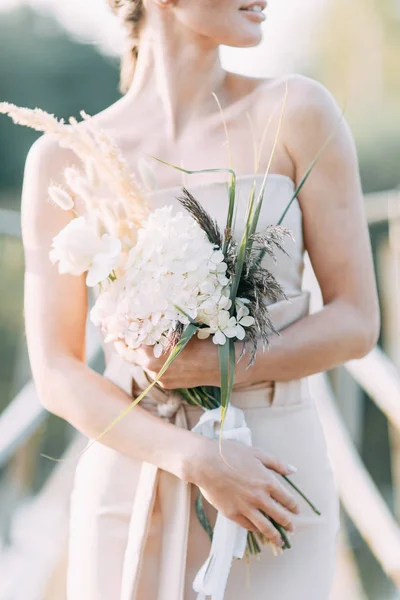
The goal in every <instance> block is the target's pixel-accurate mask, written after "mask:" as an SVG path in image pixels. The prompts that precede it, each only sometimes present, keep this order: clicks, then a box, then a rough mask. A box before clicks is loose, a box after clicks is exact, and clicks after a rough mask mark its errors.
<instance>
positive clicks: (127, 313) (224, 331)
mask: <svg viewBox="0 0 400 600" xmlns="http://www.w3.org/2000/svg"><path fill="white" fill-rule="evenodd" d="M286 95H287V89H286V94H285V99H284V104H283V107H282V111H281V115H280V122H279V128H280V126H281V122H282V118H283V114H284V106H285V102H286ZM217 101H218V99H217ZM218 104H219V103H218ZM219 107H220V105H219ZM220 109H221V107H220ZM221 112H222V110H221ZM0 113H5V114H8V115H9V116H10V117H12V118H13V120H14V122H16V123H19V124H22V125H26V126H29V127H32V128H34V129H36V130H39V131H42V132H46V133H48V134H50V135H52V136H53V137H54V138H55V139H57V140H58V142H59V143H60V145H62V146H64V147H67V148H70V149H72V150H73V151H74V152H75V154H76V155H77V156H78V157H79V158H80V159H81V161H82V169H77V168H75V167H68V168H66V169H65V172H64V175H65V183H64V184H63V185H61V184H59V183H57V184H53V183H52V184H51V185H50V186H49V189H48V193H49V198H50V200H51V201H52V202H53V203H55V204H56V205H57V206H59V207H60V208H61V209H63V210H67V211H73V212H74V213H75V218H73V219H72V220H71V221H70V223H69V224H68V225H67V226H66V227H65V228H64V229H63V230H62V231H60V233H58V235H56V236H55V237H54V239H53V243H52V248H51V250H50V254H49V258H50V260H51V261H52V262H53V264H57V265H58V270H59V272H60V273H69V274H72V275H77V276H80V275H82V274H84V273H86V284H87V286H88V287H94V286H98V287H99V292H100V293H99V295H98V298H97V301H96V302H95V305H94V306H93V308H92V309H91V312H90V318H91V320H92V321H93V322H94V323H95V325H96V326H98V327H99V328H100V329H101V330H102V331H103V332H104V334H105V341H106V342H111V343H114V344H115V346H116V348H117V350H118V352H119V353H120V354H121V355H122V357H123V358H124V359H125V360H126V361H128V362H132V359H133V353H134V351H135V349H137V348H139V347H140V346H141V345H147V346H149V345H150V346H152V347H153V352H154V355H155V356H156V357H160V356H161V355H163V354H167V358H166V360H165V363H164V365H163V367H162V369H161V370H160V372H159V373H158V375H157V377H156V378H155V379H154V380H153V381H151V382H150V383H149V386H148V387H147V388H146V389H145V390H143V392H142V393H141V394H140V395H139V396H138V397H137V398H136V399H135V400H134V401H133V402H132V403H131V404H130V405H129V406H128V408H127V409H126V410H125V411H124V412H123V413H122V414H121V415H119V417H118V418H117V419H115V420H114V421H113V423H111V424H110V425H109V426H108V427H107V429H106V430H105V431H103V432H102V433H101V434H100V435H99V436H98V438H97V439H96V440H94V441H98V440H99V439H100V438H101V437H102V436H104V435H105V434H106V433H107V431H109V430H110V428H111V427H113V426H114V425H115V424H116V423H117V422H118V421H119V420H120V419H121V418H123V416H125V415H126V414H127V413H128V412H129V411H130V410H132V408H133V407H134V406H135V405H136V404H138V402H140V401H141V400H142V398H143V397H144V396H145V395H146V394H147V393H148V392H149V391H150V390H151V389H152V387H154V386H156V385H157V382H158V381H159V380H160V378H161V377H162V376H163V374H164V373H165V372H166V370H167V369H168V368H169V366H170V365H171V364H172V362H173V361H174V360H175V359H176V358H177V356H178V355H179V354H180V353H181V352H182V351H183V350H184V348H185V346H186V345H187V344H188V342H189V341H190V340H191V338H192V337H193V336H194V335H197V336H198V337H199V338H200V339H205V338H207V337H210V336H211V338H212V341H213V342H214V343H215V344H216V345H217V346H218V355H219V364H220V379H221V384H220V387H197V388H191V389H181V390H177V391H178V392H179V394H180V395H181V396H182V398H183V399H184V401H186V402H188V403H190V404H194V405H197V406H200V407H202V408H203V409H204V413H203V415H202V417H201V419H200V421H199V423H198V424H197V425H196V426H195V428H194V431H196V432H198V433H201V434H202V435H206V436H209V437H215V435H216V434H215V431H216V430H217V431H218V432H219V433H217V436H219V440H220V444H221V441H222V439H223V438H224V437H229V438H230V439H232V438H233V439H236V440H238V441H241V442H242V443H245V444H248V445H251V443H252V442H251V432H250V430H249V428H248V427H247V424H246V421H245V419H244V413H243V411H241V410H239V409H238V408H236V407H234V406H232V404H231V403H230V400H231V395H232V389H233V383H234V378H235V366H236V358H235V343H236V342H238V341H241V342H242V343H243V347H242V353H241V356H240V358H242V357H243V355H244V354H245V353H246V352H247V353H248V355H249V360H248V365H249V366H251V365H252V364H253V362H254V360H255V357H256V354H257V350H258V347H259V344H260V342H261V344H262V346H263V348H265V347H267V346H268V341H269V338H270V336H271V334H274V333H278V332H277V331H276V330H275V328H274V325H273V323H272V321H271V319H270V316H269V312H268V308H267V304H268V302H271V301H275V300H278V299H282V298H284V299H285V298H286V296H285V293H284V290H283V289H282V287H281V285H280V284H279V282H278V281H277V280H276V279H275V277H274V276H273V275H272V273H271V272H269V271H268V270H267V269H266V268H265V266H263V262H262V261H263V258H264V257H265V255H268V256H270V257H271V258H273V259H274V260H275V261H276V260H277V258H276V254H277V253H278V252H285V250H284V247H283V245H284V241H285V239H286V238H287V237H289V236H291V232H290V231H289V230H287V229H286V228H284V227H283V226H282V224H281V223H282V221H283V219H284V216H285V214H286V212H287V211H288V210H289V208H290V206H291V204H292V202H293V201H294V200H295V198H296V196H297V194H298V192H299V191H300V189H301V187H302V186H303V185H304V183H305V181H306V179H307V177H308V175H309V173H310V172H311V170H312V168H313V166H314V164H315V162H316V161H317V160H318V157H319V155H320V153H321V152H322V151H323V149H324V147H325V145H326V144H327V143H328V142H329V139H330V137H331V136H330V137H329V138H328V140H327V141H326V142H325V144H324V146H323V147H322V148H321V150H320V152H319V153H318V155H317V156H316V157H315V159H314V161H313V162H312V163H311V165H310V167H309V169H308V170H307V172H306V174H305V175H304V177H303V179H302V181H301V183H300V184H299V186H298V187H297V189H296V190H295V191H294V193H293V196H292V198H291V199H290V201H289V202H288V204H287V207H286V209H285V211H284V212H283V214H282V216H281V218H280V219H279V221H278V223H276V224H271V225H270V226H268V227H267V228H266V229H265V230H264V231H258V230H257V224H258V218H259V215H260V211H261V207H262V203H263V197H264V190H265V185H266V181H267V177H268V172H269V168H270V165H271V162H272V157H273V154H274V151H275V147H276V143H277V140H278V135H279V128H278V131H277V134H276V138H275V144H274V148H273V151H272V154H271V157H270V161H269V165H268V169H267V171H266V173H265V177H264V180H263V183H262V187H261V190H260V192H259V194H258V195H257V197H256V194H255V182H254V183H253V186H252V188H251V192H250V195H249V198H248V203H247V212H246V219H245V223H244V231H243V235H242V238H241V240H240V241H235V238H234V231H235V207H236V174H235V171H234V170H233V169H232V168H229V169H206V170H203V171H189V170H186V169H183V168H181V167H178V166H176V165H169V166H170V167H173V168H175V169H178V170H180V171H183V172H184V173H186V174H188V175H190V174H192V173H202V172H203V173H206V172H227V173H229V176H230V182H229V187H228V193H229V208H228V213H227V218H226V223H225V227H224V229H223V231H221V230H220V227H219V225H218V224H217V223H216V222H215V221H214V220H213V219H212V217H211V216H210V215H209V214H208V213H207V211H206V210H205V209H204V208H203V206H202V205H201V204H200V203H199V202H198V201H197V200H196V198H195V197H194V196H193V195H192V194H191V193H190V192H189V190H188V189H187V188H186V187H184V186H183V187H182V194H181V195H180V196H179V197H178V198H177V199H178V201H179V203H180V206H181V209H182V210H180V211H179V212H175V213H174V211H173V207H172V206H165V207H163V208H160V209H157V210H151V208H150V207H149V205H148V202H147V200H146V193H145V191H144V190H143V188H142V187H141V186H140V185H139V184H138V183H137V182H136V181H135V179H134V177H133V176H132V174H131V172H130V170H129V168H128V166H127V164H126V162H125V160H124V158H123V156H122V155H121V153H120V151H119V149H118V148H117V147H116V145H115V144H114V142H113V141H112V140H111V138H110V137H109V136H108V135H106V134H105V133H104V132H103V131H102V130H100V129H99V128H98V126H97V125H95V124H94V123H93V120H91V118H90V117H89V116H88V115H86V113H84V112H83V111H82V112H81V116H82V118H83V122H81V123H78V122H77V121H76V120H75V119H74V118H71V119H70V120H69V123H68V124H66V123H64V121H63V120H58V119H56V118H55V117H54V116H53V115H50V114H48V113H46V112H44V111H42V110H40V109H34V110H30V109H27V108H21V107H17V106H15V105H11V104H8V103H0ZM225 129H226V128H225ZM228 144H229V139H228ZM152 158H154V159H155V160H159V161H160V162H162V163H164V164H167V165H168V164H169V163H166V162H165V161H162V160H160V159H158V158H156V157H152ZM257 169H258V164H257V158H256V171H255V172H257ZM103 186H105V187H106V188H107V190H108V199H107V201H105V200H103V199H102V194H101V192H102V189H103ZM110 192H111V193H112V197H113V202H110V200H109V193H110ZM77 198H79V199H80V201H83V203H84V206H85V211H84V214H79V213H78V212H77V211H76V200H77ZM242 225H243V224H242ZM94 441H93V442H92V443H94ZM283 477H284V478H285V480H286V481H287V482H288V483H289V484H290V485H291V486H292V487H293V488H294V489H295V490H296V491H297V492H298V493H299V494H301V495H302V497H303V498H304V499H305V500H306V501H307V502H308V503H309V505H310V506H311V508H312V509H313V510H314V511H315V512H316V513H317V514H320V513H319V511H318V510H317V509H316V508H315V507H314V506H313V504H312V503H311V502H310V501H309V500H308V499H307V498H306V496H305V495H304V494H303V493H302V492H301V491H300V490H299V489H298V488H297V487H296V486H295V485H294V484H293V482H291V481H290V479H289V478H288V477H286V476H283ZM196 511H197V513H198V517H199V519H200V522H201V524H202V525H203V527H204V528H205V529H206V531H207V532H208V533H209V535H210V537H211V539H212V547H211V552H210V556H209V558H208V559H207V561H206V563H205V564H204V565H203V567H202V568H201V569H200V571H199V573H198V575H197V577H196V579H195V582H194V589H195V590H196V591H198V592H202V591H203V590H204V586H205V580H206V578H207V577H208V580H209V579H210V577H211V579H212V578H213V577H216V578H218V579H219V581H220V582H221V581H222V588H223V589H225V585H226V580H227V577H228V574H229V569H230V565H231V561H232V558H233V557H237V558H242V557H243V556H244V554H245V553H246V554H247V555H254V554H258V553H259V552H260V551H261V545H262V544H263V543H265V542H266V541H267V540H266V539H265V538H264V536H263V535H262V534H261V533H259V534H257V533H253V532H248V531H247V530H245V529H243V528H242V527H240V526H239V525H236V524H235V523H234V522H232V521H229V520H228V519H226V518H225V517H224V516H223V515H222V514H220V513H218V515H217V522H216V525H215V528H214V531H213V530H212V528H211V526H210V524H209V522H208V521H207V518H206V514H205V511H204V509H203V504H202V496H201V493H199V496H198V500H197V503H196ZM265 516H266V517H267V518H268V519H269V520H270V521H271V522H272V524H273V525H274V526H275V527H276V528H277V529H278V530H279V532H280V534H281V536H282V538H283V540H284V546H283V548H282V550H285V549H287V548H290V547H291V546H290V541H289V539H288V537H287V535H286V533H285V529H284V528H283V527H282V526H280V525H279V524H278V523H276V522H275V521H274V519H272V518H271V517H269V516H268V515H265ZM272 547H273V550H274V552H275V547H274V546H272ZM226 557H228V558H226ZM211 563H212V568H210V565H211ZM210 572H211V575H210ZM218 585H219V586H221V583H219V584H218ZM212 587H213V584H212V583H211V588H212Z"/></svg>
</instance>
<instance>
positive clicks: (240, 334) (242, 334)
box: [236, 325, 246, 340]
mask: <svg viewBox="0 0 400 600" xmlns="http://www.w3.org/2000/svg"><path fill="white" fill-rule="evenodd" d="M245 336H246V332H245V330H244V329H243V327H242V326H241V325H236V337H237V339H238V340H243V339H244V338H245Z"/></svg>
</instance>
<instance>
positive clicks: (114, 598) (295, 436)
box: [67, 174, 340, 600]
mask: <svg viewBox="0 0 400 600" xmlns="http://www.w3.org/2000/svg"><path fill="white" fill-rule="evenodd" d="M262 179H263V177H262V176H261V175H248V176H240V177H238V180H237V194H238V207H237V216H236V225H237V227H236V235H237V236H240V235H241V233H242V230H241V228H240V224H241V223H243V222H244V215H245V209H246V203H247V199H248V195H249V192H250V188H251V185H252V183H253V181H254V180H255V182H256V190H257V191H258V190H259V189H260V187H261V184H262ZM187 188H188V190H189V191H190V192H192V193H193V194H194V195H195V197H196V198H197V200H199V201H200V202H201V203H202V205H203V206H204V207H205V208H206V209H207V210H208V211H209V213H210V214H211V215H212V216H213V217H214V218H215V219H216V220H217V221H218V222H219V223H221V225H223V223H224V222H225V217H226V211H227V206H228V194H227V184H226V182H223V181H221V182H213V183H205V184H201V185H194V186H191V185H190V180H189V182H188V184H187ZM294 190H295V184H294V182H293V181H292V180H291V179H290V178H289V177H287V176H284V175H278V174H272V175H270V176H269V177H268V181H267V186H266V191H265V198H264V203H263V207H262V210H261V215H260V221H259V226H258V229H259V230H261V229H263V228H265V227H266V226H267V225H269V224H271V223H276V222H277V220H278V219H279V217H280V215H281V214H282V212H283V209H284V208H285V206H286V204H287V202H288V201H289V199H290V198H291V197H292V195H293V192H294ZM179 192H180V188H179V187H175V188H168V189H160V190H155V191H153V192H151V193H150V201H151V206H152V207H153V208H158V207H161V206H164V205H169V204H172V205H173V206H174V207H176V209H177V210H179V209H180V206H179V203H178V201H177V200H176V196H177V195H179ZM283 225H285V226H286V227H288V228H289V229H290V230H291V231H292V233H293V235H294V240H288V241H286V242H285V250H286V251H287V253H288V255H289V256H286V255H284V254H283V253H279V256H278V261H277V262H276V264H274V263H273V261H272V260H271V259H270V258H269V257H266V258H265V259H264V260H265V265H266V266H267V267H268V268H269V269H270V271H272V272H273V274H274V275H275V277H276V278H277V279H278V280H279V282H280V283H281V285H282V286H283V289H284V290H285V293H286V295H287V297H288V300H287V301H279V302H275V303H273V304H271V305H270V306H269V309H270V314H271V317H272V320H273V322H274V324H275V326H276V328H277V329H278V330H280V329H284V328H285V327H288V326H289V325H290V324H291V323H294V322H295V321H297V320H298V319H301V318H302V317H304V316H306V315H307V314H308V312H309V300H310V298H309V292H308V291H306V290H303V289H302V278H303V269H304V250H305V249H304V244H303V235H302V213H301V208H300V205H299V202H298V200H297V199H296V200H295V201H294V203H293V204H292V206H291V208H290V210H289V211H288V213H287V215H286V217H285V220H284V222H283ZM104 351H105V357H106V369H105V372H104V376H105V377H107V378H108V379H110V380H111V381H113V382H114V383H115V384H116V385H117V386H119V387H120V388H122V389H124V390H125V391H126V392H127V393H128V394H131V393H132V370H131V368H130V366H129V365H127V364H126V363H124V362H123V361H122V359H121V358H120V357H119V356H118V354H116V352H115V351H114V350H113V349H112V348H111V347H110V345H108V346H107V345H105V346H104ZM316 400H317V399H316V398H314V397H313V396H312V395H311V393H310V390H309V384H308V378H307V377H304V378H301V379H296V380H291V381H285V382H279V381H276V382H273V383H272V384H271V383H265V385H263V384H261V385H260V384H258V385H255V386H250V387H246V388H239V387H235V388H234V391H233V397H232V404H233V405H235V406H237V407H239V408H241V409H242V410H243V411H244V413H245V418H246V422H247V424H248V426H249V428H250V430H251V433H252V439H253V445H254V446H257V447H260V448H262V449H264V450H265V451H267V452H269V453H271V454H272V455H274V456H276V457H278V458H279V459H281V460H282V461H286V462H288V463H292V464H294V465H295V466H296V467H297V469H298V471H297V472H296V473H295V474H294V475H291V479H292V481H293V482H294V483H295V484H296V485H297V486H298V487H299V488H300V489H301V490H302V491H303V492H304V493H305V494H306V496H307V497H308V498H309V499H310V500H311V501H312V502H313V503H314V505H315V506H316V507H317V508H318V509H319V510H320V512H321V513H322V514H321V515H317V514H315V513H314V512H313V511H312V509H311V508H310V506H309V505H308V504H307V503H306V501H305V500H304V499H303V498H302V497H301V496H299V495H298V494H297V493H296V492H295V491H294V490H293V489H292V488H291V487H290V486H289V484H287V483H286V481H284V480H283V478H279V480H280V482H281V483H282V485H284V486H285V487H287V488H288V491H289V492H291V493H293V494H294V496H295V497H296V500H297V502H298V504H299V507H300V513H299V514H298V515H294V516H293V523H294V525H295V527H296V531H295V533H294V534H293V535H292V538H291V540H292V541H291V545H292V547H291V548H290V549H288V550H285V551H283V552H281V553H278V554H277V555H276V556H275V555H274V554H273V553H272V551H271V548H270V546H268V545H266V546H265V547H264V549H263V551H262V553H261V554H260V555H259V557H258V558H257V559H253V560H251V561H250V563H247V562H246V560H245V559H243V560H234V562H233V564H232V569H231V572H230V575H229V579H228V585H227V588H226V593H225V600H247V599H250V600H329V597H330V592H331V588H332V583H333V578H334V570H335V561H336V545H337V540H338V533H339V529H340V516H339V515H340V513H339V497H338V489H337V484H336V479H335V475H334V472H333V469H332V464H331V460H330V457H329V454H328V450H327V445H326V440H325V437H324V433H323V429H322V425H321V422H320V418H319V415H318V410H317V406H316ZM142 406H144V407H146V408H147V409H148V410H152V411H154V412H156V411H157V402H156V401H155V399H154V398H147V399H145V400H144V401H143V403H142ZM200 415H201V409H199V408H197V407H192V406H188V405H185V406H184V407H182V408H181V409H180V410H179V411H178V413H177V415H176V420H175V423H176V425H178V426H186V427H189V428H192V427H193V426H194V425H195V424H196V423H197V421H198V419H199V417H200ZM197 492H198V490H197V488H196V487H195V486H193V485H192V484H185V483H184V482H182V481H180V480H179V479H177V478H176V477H174V476H173V475H171V474H170V473H168V472H166V471H162V470H159V469H157V468H155V467H154V466H152V465H149V464H148V463H142V462H140V461H138V460H136V459H134V458H130V457H128V456H125V455H122V454H120V453H118V452H116V451H114V450H112V449H110V448H108V447H107V446H105V445H103V444H102V443H101V442H99V443H97V444H94V445H93V446H92V447H91V448H90V450H89V451H88V452H86V453H85V454H83V455H82V456H81V457H80V459H79V462H78V465H77V468H76V473H75V480H74V486H73V491H72V495H71V504H70V506H71V508H70V521H69V546H68V572H67V600H195V599H196V593H195V592H194V591H193V589H192V583H193V579H194V577H195V575H196V573H197V571H198V570H199V568H200V567H201V565H202V564H203V563H204V561H205V559H206V558H207V556H208V554H209V551H210V540H209V537H208V535H207V533H206V532H205V531H204V530H203V528H202V527H201V525H200V523H199V521H198V518H197V515H196V513H195V507H194V503H195V499H196V496H197ZM133 510H134V513H133ZM206 510H207V513H208V516H209V518H210V519H211V521H212V522H213V520H215V510H214V508H213V507H211V506H210V505H207V506H206ZM132 514H134V517H132ZM132 532H133V533H132ZM129 561H131V562H132V564H130V563H129ZM123 577H124V578H125V581H123ZM127 577H128V579H129V580H130V582H128V583H127V581H126V578H127ZM128 589H131V592H129V593H127V591H126V590H128ZM122 590H124V591H122ZM121 594H122V595H121ZM122 596H123V597H122Z"/></svg>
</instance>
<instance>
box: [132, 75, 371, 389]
mask: <svg viewBox="0 0 400 600" xmlns="http://www.w3.org/2000/svg"><path fill="white" fill-rule="evenodd" d="M339 118H340V110H339V107H338V106H337V104H336V102H335V100H334V99H333V97H332V95H331V94H330V92H329V91H328V90H327V89H326V88H325V87H324V86H322V85H321V84H319V83H318V82H316V81H313V80H311V79H308V78H305V77H301V76H294V77H292V78H291V80H290V81H289V94H288V107H287V112H286V117H285V119H284V123H285V124H286V125H285V129H284V130H283V132H282V139H283V140H285V147H286V151H287V153H288V154H289V155H290V157H291V160H292V162H293V164H294V168H295V171H296V179H297V182H298V183H299V182H300V180H301V178H302V177H303V175H304V173H305V172H306V170H307V168H308V166H309V165H310V163H311V161H312V160H313V158H314V157H315V156H316V154H317V152H318V151H319V149H320V148H321V147H322V145H323V144H324V142H325V140H326V139H327V138H328V136H329V135H330V133H331V132H332V130H333V128H334V127H335V126H336V127H337V123H338V121H339ZM298 199H299V202H300V204H301V208H302V214H303V233H304V241H305V247H306V249H307V251H308V253H309V256H310V259H311V263H312V266H313V268H314V271H315V274H316V277H317V279H318V282H319V285H320V287H321V291H322V296H323V301H324V307H323V308H322V310H321V311H319V312H318V313H315V314H312V315H309V316H306V317H304V318H302V319H300V320H299V321H297V322H296V323H294V324H292V325H290V326H289V327H287V328H285V329H284V330H282V331H281V335H280V336H272V337H271V344H270V348H269V349H268V350H266V351H265V352H262V350H261V349H260V350H259V352H258V354H257V359H256V362H255V364H254V366H253V367H252V368H250V369H246V358H245V357H244V358H243V360H242V361H240V362H239V364H238V367H237V372H236V383H239V384H251V383H254V382H260V381H288V380H291V379H298V378H301V377H304V376H307V375H311V374H313V373H317V372H321V371H325V370H328V369H331V368H333V367H335V366H337V365H339V364H343V363H344V362H347V361H348V360H351V359H355V358H361V357H362V356H365V355H366V354H367V353H368V352H369V351H370V350H371V349H372V347H373V346H374V345H375V343H376V341H377V339H378V335H379V327H380V317H379V305H378V297H377V290H376V284H375V276H374V268H373V261H372V253H371V245H370V240H369V232H368V225H367V221H366V217H365V211H364V199H363V194H362V189H361V182H360V176H359V168H358V159H357V153H356V148H355V144H354V140H353V136H352V134H351V131H350V129H349V126H348V124H347V122H346V121H345V120H342V121H341V123H340V125H339V127H337V129H336V134H335V136H334V138H333V139H332V140H331V142H330V143H329V145H328V146H327V147H326V148H325V150H324V152H323V153H322V155H321V157H320V159H319V161H318V162H317V164H316V165H315V167H314V169H313V170H312V172H311V174H310V176H309V178H308V180H307V182H306V183H305V185H304V186H303V188H302V190H301V191H300V192H299V195H298ZM283 225H285V223H284V222H283ZM237 346H238V352H237V354H239V352H240V350H241V344H240V343H239V344H238V345H237ZM138 362H140V364H142V366H144V367H146V368H147V369H148V370H149V371H150V373H152V374H155V373H156V372H158V370H159V368H160V366H161V363H162V360H158V361H157V360H155V359H154V358H153V357H152V355H151V353H150V352H144V351H141V352H140V353H139V354H138ZM198 364H201V365H203V367H202V369H201V370H199V369H198V368H196V365H198ZM219 381H220V379H219V369H218V354H217V348H216V347H215V346H214V344H213V343H212V342H209V341H208V340H207V341H204V340H202V341H200V342H199V341H197V340H195V341H193V343H191V345H189V346H188V348H187V350H185V352H183V353H182V355H181V356H180V357H179V358H178V359H177V361H175V363H174V364H173V365H172V367H171V368H170V369H169V370H168V371H167V373H166V374H165V376H164V377H163V379H162V381H161V385H163V386H164V387H165V388H172V389H173V388H174V387H194V386H197V385H219Z"/></svg>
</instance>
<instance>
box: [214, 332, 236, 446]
mask: <svg viewBox="0 0 400 600" xmlns="http://www.w3.org/2000/svg"><path fill="white" fill-rule="evenodd" d="M218 358H219V370H220V377H221V426H220V434H219V446H220V450H221V445H222V430H223V427H224V422H225V417H226V411H227V409H228V407H229V404H230V401H231V397H232V389H233V384H234V380H235V369H236V360H235V359H236V356H235V343H234V341H233V340H232V339H228V340H227V341H226V342H225V344H223V345H219V346H218Z"/></svg>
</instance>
